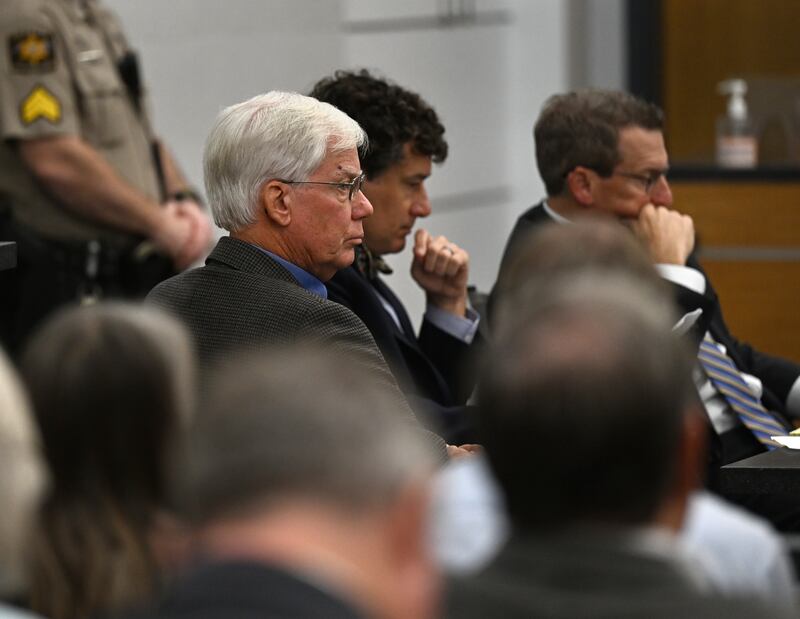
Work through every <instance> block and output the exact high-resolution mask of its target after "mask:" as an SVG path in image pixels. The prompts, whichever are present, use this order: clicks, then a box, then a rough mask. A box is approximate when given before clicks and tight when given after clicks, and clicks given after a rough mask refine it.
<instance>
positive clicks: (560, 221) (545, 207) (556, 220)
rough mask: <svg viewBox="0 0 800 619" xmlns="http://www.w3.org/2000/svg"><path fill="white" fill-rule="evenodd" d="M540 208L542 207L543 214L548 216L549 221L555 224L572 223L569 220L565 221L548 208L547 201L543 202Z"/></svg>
mask: <svg viewBox="0 0 800 619" xmlns="http://www.w3.org/2000/svg"><path fill="white" fill-rule="evenodd" d="M542 206H543V207H544V210H545V212H546V213H547V214H548V215H550V217H551V219H552V220H553V221H555V222H556V223H558V224H569V223H572V222H571V221H570V220H569V219H567V218H566V217H564V216H563V215H559V214H558V213H556V212H555V211H554V210H553V209H552V208H550V205H549V204H548V203H547V200H545V201H544V202H543V203H542Z"/></svg>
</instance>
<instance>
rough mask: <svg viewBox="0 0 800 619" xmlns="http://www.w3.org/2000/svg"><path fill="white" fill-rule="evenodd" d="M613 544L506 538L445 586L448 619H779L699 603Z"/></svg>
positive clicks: (738, 604)
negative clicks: (472, 570)
mask: <svg viewBox="0 0 800 619" xmlns="http://www.w3.org/2000/svg"><path fill="white" fill-rule="evenodd" d="M626 541H627V540H624V539H619V538H618V537H617V536H615V537H611V538H610V537H608V536H606V535H584V534H578V535H573V534H566V533H564V534H560V535H552V536H551V535H548V536H547V538H546V539H544V538H542V539H537V538H526V537H523V536H519V535H517V536H513V537H512V538H511V540H510V541H509V543H508V544H507V546H506V547H505V548H504V549H503V550H502V551H501V552H500V554H499V555H498V557H497V558H496V559H495V560H494V561H493V562H492V563H491V564H490V565H489V566H488V567H487V568H486V569H485V570H484V571H482V572H480V573H478V574H477V575H474V576H469V577H466V578H461V579H457V580H454V581H452V583H451V586H450V588H449V592H448V598H447V605H446V606H447V612H446V617H447V618H448V619H486V618H489V617H491V618H494V617H502V618H503V619H545V618H546V619H587V618H590V617H591V618H593V619H601V618H608V619H633V618H636V619H642V618H645V617H646V618H647V619H675V618H677V617H687V618H689V617H692V618H699V617H703V618H704V619H707V618H719V619H723V618H724V619H733V618H746V617H779V616H785V615H783V614H781V613H780V612H778V611H774V612H772V611H770V610H767V609H763V608H760V607H758V606H757V605H755V604H752V605H751V603H748V602H746V601H733V600H725V599H722V598H714V597H703V596H701V594H700V593H699V592H698V590H697V589H696V586H695V585H694V584H693V583H692V581H691V580H690V579H689V578H688V577H687V575H686V574H685V573H684V572H683V571H682V570H681V569H680V568H679V567H678V566H677V565H675V564H674V563H672V562H671V561H670V560H668V559H666V558H663V557H658V556H655V555H652V554H645V553H643V552H641V551H637V550H634V549H632V548H631V547H630V546H628V545H626Z"/></svg>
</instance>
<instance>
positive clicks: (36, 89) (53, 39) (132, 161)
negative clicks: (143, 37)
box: [0, 0, 160, 244]
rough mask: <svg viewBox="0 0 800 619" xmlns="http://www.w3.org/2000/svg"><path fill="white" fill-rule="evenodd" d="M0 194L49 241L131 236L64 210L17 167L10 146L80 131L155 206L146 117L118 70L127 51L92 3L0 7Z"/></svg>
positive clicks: (46, 1) (52, 0) (24, 0)
mask: <svg viewBox="0 0 800 619" xmlns="http://www.w3.org/2000/svg"><path fill="white" fill-rule="evenodd" d="M0 40H1V41H2V45H3V49H2V52H0V139H2V142H0V198H2V200H3V201H5V202H9V203H10V204H11V207H12V209H13V212H14V217H15V219H16V220H17V222H19V223H20V224H22V225H24V226H26V227H27V228H29V229H31V230H32V231H34V232H35V233H36V234H38V235H40V236H42V237H45V238H50V239H57V240H65V241H84V240H88V239H104V240H107V241H111V242H117V243H126V244H127V243H129V242H130V240H131V237H130V236H129V235H127V234H126V233H124V232H119V231H114V230H111V229H110V228H107V227H105V226H103V225H102V224H95V223H93V222H91V221H89V220H88V219H86V218H84V217H82V216H80V215H77V214H75V213H74V212H71V211H69V210H67V208H66V207H64V206H63V205H62V204H60V203H59V200H58V196H51V195H48V194H47V193H46V192H45V191H44V189H43V188H42V187H41V186H40V185H39V184H38V183H37V181H36V179H35V178H34V177H33V176H32V174H31V173H30V172H29V171H28V169H27V168H26V167H25V166H24V164H23V163H22V161H21V160H20V158H19V157H18V155H17V154H16V150H15V148H14V146H13V141H15V140H25V139H30V138H39V137H45V136H55V135H68V134H72V135H79V136H80V137H81V138H83V139H84V140H85V141H86V142H87V143H88V144H90V145H91V146H92V147H94V148H95V149H96V150H97V151H98V152H99V153H100V154H101V155H102V156H103V157H104V158H105V159H106V160H107V161H108V162H109V163H110V164H111V165H112V166H113V168H114V169H115V170H116V171H117V173H118V174H120V176H122V178H124V179H125V180H126V181H128V182H129V183H130V184H131V185H132V186H133V187H135V188H136V189H138V190H139V191H141V192H142V193H144V194H145V195H147V196H148V197H150V198H151V199H154V200H157V201H160V196H159V181H158V174H157V171H156V168H155V164H154V160H153V156H152V150H151V144H152V142H153V135H152V131H151V128H150V123H149V121H148V118H147V114H146V110H145V108H146V102H145V100H144V97H143V98H142V101H141V105H140V107H141V111H140V110H139V109H138V107H137V106H136V105H135V104H134V102H133V99H132V98H131V97H130V96H129V93H128V90H127V88H126V85H125V83H123V81H122V78H121V77H120V73H119V71H118V69H117V63H118V61H119V60H120V59H121V58H122V57H124V56H125V54H126V53H127V52H128V51H129V48H128V45H127V41H126V40H125V37H124V35H123V33H122V30H121V28H120V26H119V22H118V21H117V19H116V18H115V16H114V15H113V14H111V13H110V12H109V11H108V10H107V9H105V8H104V7H102V6H99V5H98V2H97V0H2V1H1V2H0Z"/></svg>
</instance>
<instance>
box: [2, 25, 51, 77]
mask: <svg viewBox="0 0 800 619" xmlns="http://www.w3.org/2000/svg"><path fill="white" fill-rule="evenodd" d="M8 51H9V54H10V55H11V64H12V65H13V66H14V70H15V71H21V72H25V73H30V72H38V73H46V72H48V71H52V70H53V67H54V65H55V60H56V53H55V47H54V46H53V35H52V34H50V33H48V32H19V33H17V34H12V35H11V36H10V37H8Z"/></svg>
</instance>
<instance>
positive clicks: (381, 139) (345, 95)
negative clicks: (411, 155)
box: [309, 69, 447, 179]
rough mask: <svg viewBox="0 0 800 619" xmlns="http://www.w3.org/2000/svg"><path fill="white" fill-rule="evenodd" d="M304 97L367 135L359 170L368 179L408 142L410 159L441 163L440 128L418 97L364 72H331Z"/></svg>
mask: <svg viewBox="0 0 800 619" xmlns="http://www.w3.org/2000/svg"><path fill="white" fill-rule="evenodd" d="M309 94H310V96H312V97H315V98H316V99H319V100H320V101H324V102H326V103H330V104H331V105H334V106H336V107H338V108H339V109H340V110H342V111H343V112H344V113H345V114H347V115H349V116H350V117H351V118H353V119H355V121H356V122H357V123H358V124H359V125H361V127H362V128H363V129H364V131H366V132H367V138H368V139H369V147H368V149H367V152H366V153H365V154H364V155H363V156H362V158H361V165H362V166H363V168H364V171H365V172H366V173H367V177H368V178H371V179H372V178H375V177H376V176H379V175H380V174H382V173H383V172H385V171H386V170H387V168H389V167H390V166H391V165H393V164H395V163H397V162H398V161H400V160H401V159H402V158H403V146H404V145H405V144H407V143H408V142H411V145H412V146H411V148H412V150H413V151H414V152H415V153H418V154H420V155H426V156H428V157H430V158H431V159H432V160H433V161H434V162H435V163H441V162H442V161H444V160H445V159H446V158H447V142H446V141H445V139H444V126H443V125H442V123H440V122H439V117H438V116H437V115H436V112H435V111H434V109H433V108H432V107H431V106H429V105H428V104H427V103H425V101H423V100H422V98H421V97H420V96H419V95H418V94H416V93H413V92H410V91H408V90H406V89H405V88H401V87H400V86H398V85H397V84H393V83H391V82H388V81H386V80H383V79H380V78H377V77H374V76H373V75H371V74H370V73H369V71H367V70H366V69H362V70H360V71H357V72H355V71H336V73H334V74H333V76H332V77H326V78H323V79H321V80H320V81H318V82H317V83H316V84H315V85H314V88H313V89H312V90H311V92H310V93H309Z"/></svg>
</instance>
